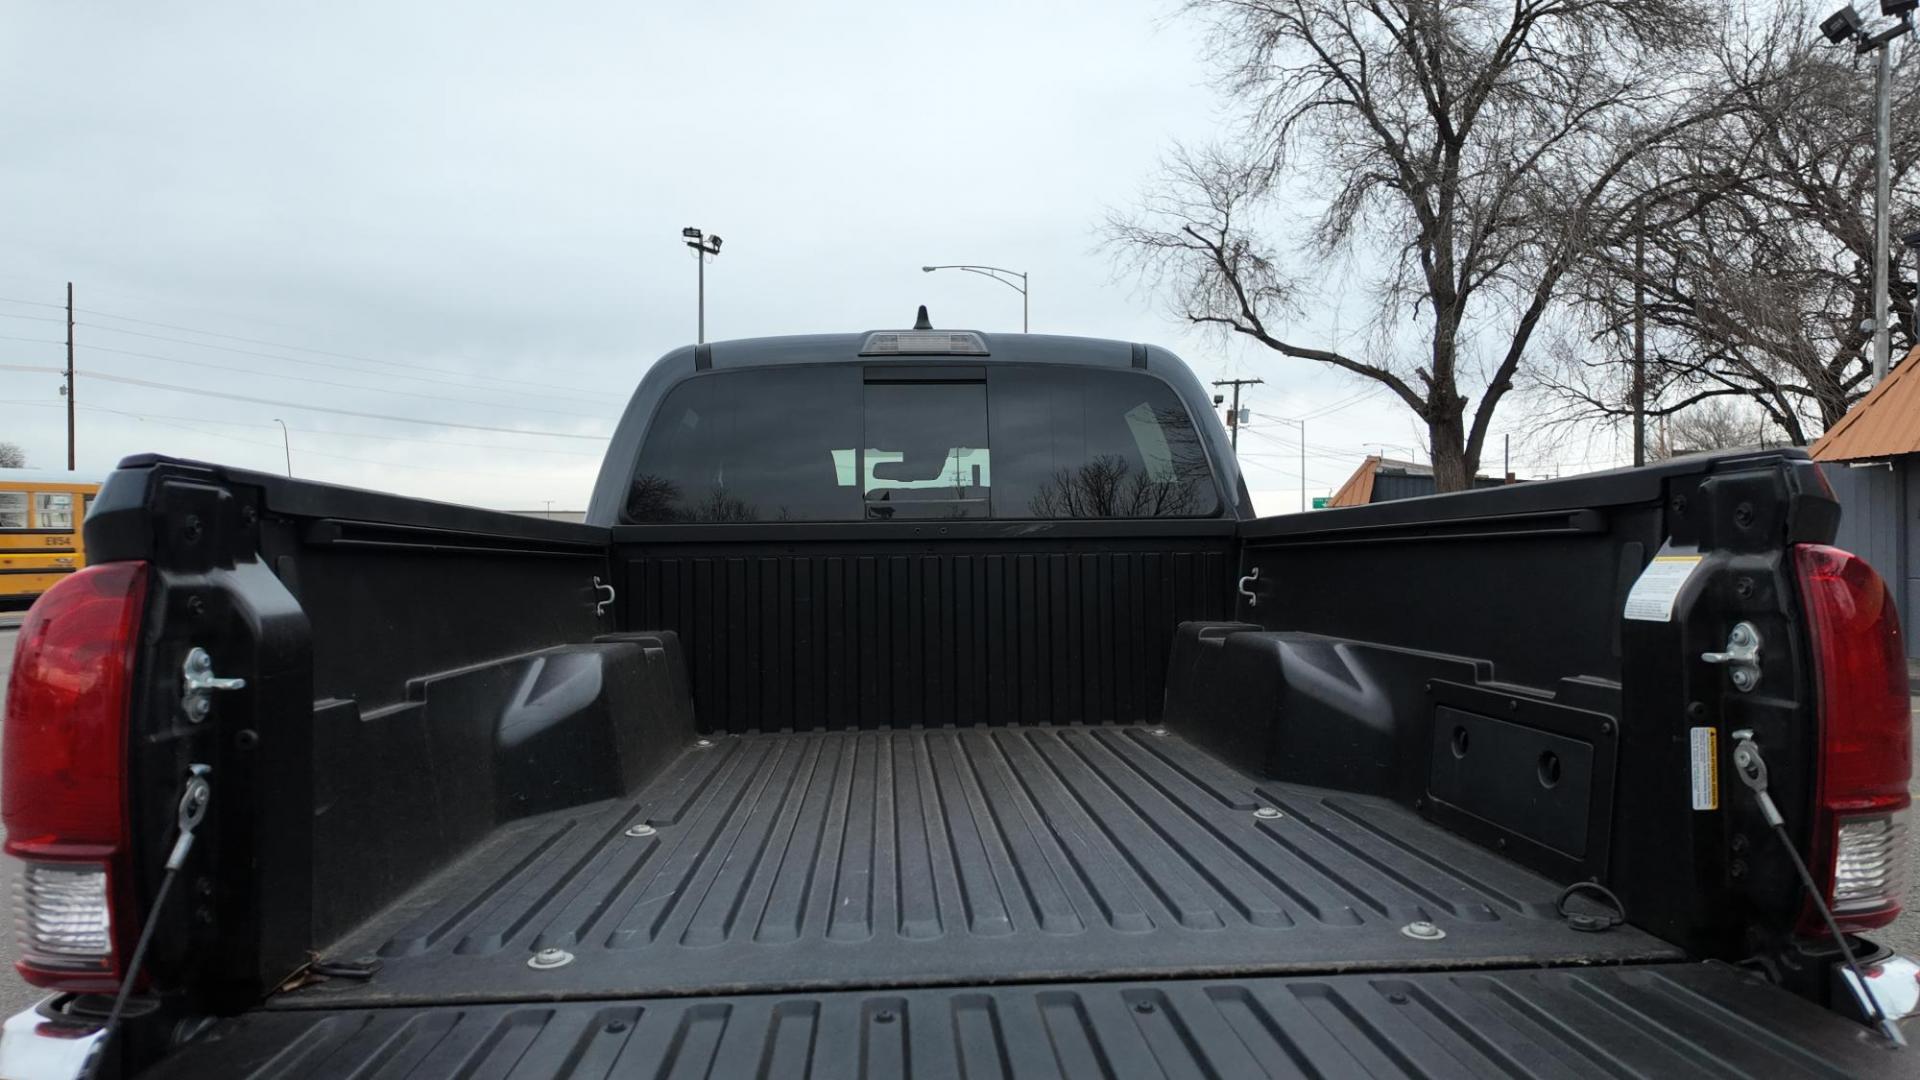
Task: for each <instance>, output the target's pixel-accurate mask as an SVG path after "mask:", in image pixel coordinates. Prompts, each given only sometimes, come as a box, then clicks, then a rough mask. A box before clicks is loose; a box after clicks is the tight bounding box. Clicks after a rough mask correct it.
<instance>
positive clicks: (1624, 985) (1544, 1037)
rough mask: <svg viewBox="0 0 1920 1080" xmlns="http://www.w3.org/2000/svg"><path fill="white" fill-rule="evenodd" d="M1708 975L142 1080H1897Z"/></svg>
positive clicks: (549, 1032)
mask: <svg viewBox="0 0 1920 1080" xmlns="http://www.w3.org/2000/svg"><path fill="white" fill-rule="evenodd" d="M1912 1066H1913V1061H1912V1058H1911V1055H1910V1054H1898V1053H1890V1052H1888V1051H1887V1050H1885V1049H1883V1048H1882V1044H1880V1043H1879V1042H1878V1041H1877V1039H1875V1038H1874V1037H1873V1036H1872V1035H1871V1034H1870V1033H1869V1032H1868V1031H1867V1030H1866V1029H1864V1028H1862V1027H1859V1026H1857V1025H1855V1024H1851V1023H1848V1022H1846V1021H1844V1020H1841V1019H1839V1018H1838V1017H1836V1016H1833V1015H1832V1014H1830V1013H1826V1012H1823V1011H1821V1010H1820V1009H1818V1008H1816V1007H1814V1006H1812V1005H1810V1004H1808V1003H1806V1002H1804V1001H1802V1000H1800V999H1799V998H1796V997H1793V996H1792V995H1790V994H1788V993H1786V992H1785V991H1782V990H1779V989H1777V988H1774V987H1772V986H1770V985H1768V984H1767V983H1765V982H1764V981H1763V980H1761V979H1760V978H1759V977H1757V976H1754V975H1750V974H1747V973H1745V972H1741V971H1737V970H1735V969H1732V968H1728V967H1724V966H1719V965H1706V964H1671V965H1651V966H1644V967H1615V968H1589V969H1585V970H1557V971H1496V972H1474V973H1470V974H1438V973H1436V974H1420V975H1344V976H1335V977H1330V978H1318V977H1298V978H1267V979H1221V980H1208V979H1201V980H1191V981H1179V982H1137V983H1124V982H1119V983H1079V984H1057V985H1023V986H998V987H994V986H987V987H956V988H945V989H938V990H912V991H905V992H860V991H855V992H845V993H827V994H762V995H751V996H738V997H687V998H653V999H631V1000H596V1001H572V1002H552V1003H520V1004H503V1005H480V1006H470V1007H452V1006H448V1007H442V1008H429V1009H391V1008H390V1009H379V1008H374V1009H355V1010H340V1011H335V1010H324V1011H323V1010H299V1011H291V1010H288V1011H271V1012H256V1013H252V1014H249V1015H246V1016H242V1017H239V1018H236V1019H234V1020H230V1021H226V1022H223V1023H221V1024H218V1025H216V1026H215V1027H213V1028H212V1029H210V1030H209V1031H207V1032H206V1033H205V1034H203V1035H201V1036H200V1037H199V1038H198V1039H196V1040H195V1041H194V1042H193V1043H192V1044H190V1045H189V1046H188V1047H186V1048H184V1049H183V1050H182V1051H180V1052H179V1053H176V1054H174V1055H173V1056H171V1057H169V1058H168V1059H167V1060H166V1061H165V1062H164V1063H163V1064H162V1065H161V1067H160V1068H159V1069H158V1070H157V1071H156V1072H155V1073H153V1074H151V1075H154V1076H161V1077H236V1076H262V1077H264V1076H350V1075H351V1076H361V1075H379V1076H381V1077H403V1076H404V1077H425V1076H435V1077H439V1076H488V1077H507V1076H511V1077H514V1078H518V1080H531V1078H536V1077H561V1076H581V1077H590V1076H591V1077H598V1076H621V1077H669V1076H673V1077H680V1076H687V1077H698V1076H713V1077H721V1076H725V1077H735V1076H763V1077H787V1076H815V1077H851V1076H899V1077H906V1076H917V1077H936V1076H937V1077H960V1076H965V1077H1021V1076H1061V1075H1064V1076H1113V1077H1158V1076H1170V1077H1186V1076H1205V1077H1241V1076H1247V1077H1264V1076H1297V1075H1308V1076H1316V1075H1317V1076H1350V1075H1359V1076H1375V1077H1391V1076H1424V1077H1461V1078H1477V1077H1485V1076H1494V1075H1506V1076H1696V1075H1712V1076H1756V1077H1765V1078H1767V1080H1784V1078H1786V1077H1796V1076H1911V1075H1912V1072H1911V1071H1910V1070H1911V1069H1912Z"/></svg>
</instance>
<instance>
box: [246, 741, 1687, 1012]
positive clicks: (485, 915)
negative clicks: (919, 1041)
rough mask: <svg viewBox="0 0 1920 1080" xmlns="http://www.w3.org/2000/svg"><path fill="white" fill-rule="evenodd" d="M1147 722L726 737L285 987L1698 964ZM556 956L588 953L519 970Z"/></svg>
mask: <svg viewBox="0 0 1920 1080" xmlns="http://www.w3.org/2000/svg"><path fill="white" fill-rule="evenodd" d="M1156 732H1157V729H1153V728H1145V727H1117V726H1116V727H1036V728H1017V727H1016V728H969V729H931V730H896V731H878V732H831V733H801V734H766V735H742V736H731V737H715V738H714V739H713V740H712V741H711V743H710V744H709V745H707V746H704V747H695V748H692V749H689V750H688V751H687V752H685V753H684V754H682V755H680V756H679V758H677V759H676V760H675V761H674V762H673V763H672V764H671V765H669V766H668V767H667V768H666V769H665V771H663V772H662V773H661V774H659V775H658V776H657V778H656V779H655V780H654V781H653V782H651V783H650V784H648V785H647V786H646V787H645V788H643V789H642V790H641V791H639V792H638V793H636V794H635V795H634V796H633V797H630V798H626V799H620V800H612V801H608V802H602V803H595V804H592V805H588V806H583V807H576V808H573V809H569V810H565V811H560V812H555V813H550V814H545V815H542V816H539V817H535V818H528V819H526V820H523V821H520V822H515V823H513V824H511V825H509V826H506V827H503V828H501V829H499V830H497V831H496V832H495V833H494V834H493V835H492V836H490V837H489V838H488V840H487V841H486V842H485V843H483V844H481V845H480V846H478V847H477V848H475V849H474V850H472V851H471V852H469V853H468V854H466V855H465V856H464V857H462V858H461V859H460V860H459V861H457V862H456V863H454V864H453V865H452V866H450V867H449V868H448V869H446V870H445V871H443V872H441V873H440V874H437V875H435V876H433V877H431V878H429V879H428V880H427V881H426V882H425V883H424V884H423V885H422V886H421V887H420V888H418V889H416V890H415V891H414V892H413V893H412V894H410V895H409V896H408V897H407V898H406V899H404V900H402V901H401V902H400V903H399V904H397V905H396V906H395V907H393V908H391V909H389V910H388V911H386V912H385V913H383V914H382V915H381V916H379V917H377V918H376V919H374V920H372V921H371V922H369V923H368V924H366V925H365V926H363V927H362V928H361V929H360V930H359V931H357V932H356V933H355V934H353V935H351V936H350V937H349V938H348V940H345V941H342V942H340V943H339V944H338V945H337V946H336V947H335V948H334V949H331V950H329V955H330V956H333V957H354V956H359V955H365V954H370V953H371V954H378V955H379V956H380V957H381V958H382V961H383V966H382V969H381V970H380V971H379V973H378V974H377V975H376V976H374V977H373V978H372V979H371V980H368V981H365V982H356V981H351V980H344V979H334V980H331V981H327V982H324V983H321V984H318V985H315V986H310V987H308V988H306V989H303V990H299V991H296V992H292V993H287V994H282V995H280V996H279V997H277V998H275V999H274V1003H275V1004H276V1005H277V1006H279V1007H302V1006H304V1007H337V1006H340V1005H346V1004H354V1005H360V1004H383V1005H390V1004H398V1003H421V1004H445V1003H448V1002H450V1001H463V1002H464V1001H487V1000H492V1001H513V1000H520V1001H524V1000H530V999H564V998H579V997H608V996H655V995H683V994H714V993H732V992H765V991H789V990H801V989H817V990H831V989H844V988H850V987H864V988H872V987H883V986H929V985H942V984H968V983H977V982H995V983H1005V982H1021V981H1031V980H1071V979H1090V978H1126V977H1147V976H1161V975H1183V976H1184V975H1200V974H1205V975H1226V974H1235V975H1250V974H1272V973H1298V972H1318V973H1325V972H1335V971H1362V970H1375V971H1380V970H1394V971H1412V970H1421V969H1438V968H1447V969H1460V968H1468V967H1503V966H1554V965H1564V964H1573V963H1604V962H1624V961H1649V960H1671V959H1676V958H1678V957H1679V956H1680V953H1679V952H1678V951H1677V950H1675V949H1673V948H1671V947H1670V946H1668V945H1666V944H1664V943H1662V942H1660V941H1659V940H1657V939H1655V938H1653V937H1651V936H1649V935H1647V934H1644V933H1642V932H1640V931H1638V930H1634V929H1632V928H1629V927H1621V928H1618V929H1616V930H1613V931H1610V932H1607V933H1600V934H1592V933H1579V932H1575V931H1574V930H1572V929H1570V928H1569V927H1567V926H1566V925H1565V924H1564V922H1563V921H1562V920H1561V919H1560V918H1559V917H1558V916H1557V915H1556V914H1555V912H1554V910H1553V906H1552V901H1553V899H1554V896H1555V894H1556V892H1557V889H1556V887H1555V886H1554V885H1553V883H1551V882H1550V881H1548V880H1546V879H1545V878H1542V877H1539V876H1537V875H1535V874H1533V873H1531V872H1529V871H1527V870H1524V869H1521V868H1519V867H1517V866H1515V865H1513V864H1511V863H1509V862H1507V861H1505V860H1503V859H1501V858H1500V857H1499V856H1497V855H1495V854H1493V853H1491V852H1488V851H1485V850H1483V849H1480V848H1476V847H1474V846H1473V845H1471V844H1468V843H1465V842H1463V841H1461V840H1459V839H1457V838H1455V837H1453V836H1451V835H1450V834H1448V833H1446V832H1445V831H1443V830H1442V829H1440V828H1438V827H1436V826H1434V825H1432V824H1430V823H1427V822H1425V821H1422V820H1421V819H1420V818H1419V817H1418V816H1416V815H1414V814H1411V813H1408V812H1406V811H1405V810H1403V809H1401V808H1399V807H1396V806H1394V805H1392V804H1390V803H1387V802H1385V801H1383V800H1380V799H1374V798H1369V797H1361V796H1355V795H1348V794H1341V793H1336V792H1329V791H1324V790H1319V789H1313V788H1304V787H1297V786H1292V785H1287V784H1280V783H1271V782H1260V781H1256V780H1254V779H1252V778H1249V777H1247V776H1246V775H1244V774H1242V773H1240V772H1238V771H1236V770H1234V769H1232V768H1229V767H1227V766H1226V765H1224V764H1223V763H1221V762H1220V761H1218V760H1216V759H1214V758H1213V757H1211V756H1209V755H1207V754H1206V753H1205V752H1203V751H1200V750H1198V749H1196V748H1195V747H1194V746H1192V745H1191V744H1189V743H1187V742H1186V741H1185V740H1183V739H1181V738H1180V737H1179V736H1177V735H1170V734H1164V733H1156ZM1263 809H1265V810H1268V811H1278V812H1279V816H1278V817H1272V816H1266V817H1262V816H1258V815H1257V813H1256V812H1257V811H1261V810H1263ZM641 825H646V826H650V827H651V833H650V834H646V835H630V832H642V833H645V832H646V831H647V830H640V829H635V828H634V827H635V826H641ZM1415 921H1430V922H1432V923H1433V924H1435V925H1436V926H1438V927H1439V928H1440V929H1441V930H1442V931H1444V932H1445V936H1444V937H1443V938H1440V939H1438V940H1418V939H1416V938H1415V937H1411V936H1409V935H1408V934H1407V933H1405V932H1403V928H1405V927H1407V926H1408V924H1410V923H1413V922H1415ZM542 949H560V950H564V951H565V952H566V954H567V956H568V957H569V958H570V959H569V960H568V962H566V963H565V965H564V966H560V967H555V968H551V969H548V970H539V969H535V968H533V967H530V966H529V964H528V961H529V959H530V958H531V957H533V956H534V954H535V953H536V952H537V951H539V950H542Z"/></svg>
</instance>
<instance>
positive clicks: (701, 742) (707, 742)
mask: <svg viewBox="0 0 1920 1080" xmlns="http://www.w3.org/2000/svg"><path fill="white" fill-rule="evenodd" d="M693 745H695V746H698V747H701V748H703V749H704V748H706V747H709V746H712V745H713V740H712V739H695V740H694V741H693Z"/></svg>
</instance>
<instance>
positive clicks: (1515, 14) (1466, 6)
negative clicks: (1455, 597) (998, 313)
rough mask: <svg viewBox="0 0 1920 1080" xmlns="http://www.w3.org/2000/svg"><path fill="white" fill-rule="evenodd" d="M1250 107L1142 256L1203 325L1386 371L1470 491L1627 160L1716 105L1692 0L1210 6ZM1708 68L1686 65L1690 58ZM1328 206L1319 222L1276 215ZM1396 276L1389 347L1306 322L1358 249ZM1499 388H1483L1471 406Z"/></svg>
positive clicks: (1182, 182) (1442, 474)
mask: <svg viewBox="0 0 1920 1080" xmlns="http://www.w3.org/2000/svg"><path fill="white" fill-rule="evenodd" d="M1187 10H1188V11H1189V12H1190V13H1192V14H1194V15H1196V16H1198V17H1199V18H1200V19H1201V20H1203V21H1204V22H1205V23H1206V24H1207V26H1208V28H1209V30H1210V34H1209V37H1208V42H1209V49H1210V52H1211V56H1212V58H1213V60H1214V62H1215V63H1216V64H1217V65H1218V67H1219V69H1220V71H1221V75H1222V82H1223V85H1224V88H1225V90H1226V91H1227V92H1229V93H1230V94H1231V95H1232V98H1233V100H1234V101H1235V102H1236V103H1237V104H1238V106H1239V107H1240V111H1241V117H1242V121H1243V122H1242V124H1241V125H1240V127H1239V129H1238V131H1237V132H1236V133H1235V138H1234V139H1233V141H1232V142H1231V143H1230V144H1222V145H1217V146H1214V147H1211V148H1208V149H1204V150H1195V149H1186V148H1182V149H1179V150H1177V151H1176V152H1175V153H1174V154H1173V155H1172V157H1171V159H1170V160H1169V162H1168V164H1167V167H1166V169H1165V173H1164V175H1163V176H1162V177H1161V178H1160V180H1159V181H1158V182H1157V184H1156V186H1154V187H1153V188H1152V189H1151V190H1150V191H1149V193H1148V194H1147V196H1146V198H1145V200H1144V202H1143V204H1142V206H1141V207H1140V208H1139V209H1138V210H1137V211H1136V212H1133V213H1127V214H1115V215H1112V216H1111V217H1110V218H1109V221H1108V230H1107V235H1108V239H1109V241H1110V243H1111V244H1112V245H1113V246H1114V248H1115V249H1116V251H1117V252H1118V253H1119V254H1120V256H1121V258H1122V260H1123V262H1127V263H1130V265H1131V266H1132V267H1133V268H1134V269H1136V270H1137V271H1139V272H1140V273H1141V274H1142V276H1143V277H1144V279H1145V280H1147V281H1148V282H1149V283H1150V284H1155V285H1164V286H1167V287H1168V288H1169V289H1170V291H1171V293H1172V299H1173V303H1174V306H1175V308H1176V310H1177V311H1178V313H1179V314H1180V315H1181V316H1182V317H1184V318H1186V319H1187V320H1188V321H1190V322H1192V323H1194V324H1198V325H1206V326H1217V327H1221V328H1223V329H1224V330H1226V331H1229V332H1232V333H1236V334H1242V335H1245V336H1247V337H1249V338H1251V339H1253V340H1255V341H1258V342H1260V343H1261V344H1262V345H1264V346H1266V347H1267V348H1269V349H1272V350H1273V351H1275V352H1277V353H1280V354H1281V355H1284V356H1289V357H1295V358H1299V359H1304V360H1311V361H1315V362H1318V363H1322V364H1326V365H1330V366H1332V367H1335V368H1339V369H1341V370H1344V371H1347V372H1350V373H1352V374H1354V375H1357V376H1360V377H1362V378H1366V379H1371V380H1374V381H1376V382H1379V383H1382V384H1384V385H1385V386H1386V387H1387V388H1388V389H1390V390H1391V391H1392V392H1393V393H1394V394H1395V395H1396V396H1397V397H1398V398H1399V399H1400V400H1401V401H1402V402H1404V403H1405V404H1406V406H1407V407H1408V408H1409V409H1411V410H1412V411H1413V412H1414V414H1415V415H1417V416H1418V417H1419V418H1420V419H1421V420H1422V421H1424V423H1425V424H1426V428H1427V433H1428V439H1429V450H1430V453H1431V454H1432V457H1433V464H1434V474H1435V481H1436V485H1437V486H1438V488H1439V489H1440V490H1442V491H1455V490H1460V489H1463V488H1465V487H1467V486H1468V485H1469V483H1470V482H1471V479H1472V476H1473V475H1474V473H1475V471H1476V470H1477V469H1478V467H1479V462H1480V457H1481V453H1482V450H1483V448H1484V445H1485V442H1486V439H1487V433H1488V430H1489V427H1490V425H1491V423H1492V421H1493V418H1494V413H1495V411H1496V409H1497V408H1498V407H1499V405H1500V403H1501V401H1502V400H1503V399H1504V398H1505V397H1506V395H1507V394H1508V393H1509V392H1510V391H1511V390H1512V389H1513V387H1514V380H1515V375H1516V373H1517V372H1519V371H1520V370H1521V367H1522V364H1523V363H1524V362H1525V361H1526V359H1527V357H1528V348H1529V345H1530V344H1531V342H1532V340H1533V337H1534V335H1535V333H1536V331H1537V330H1538V329H1539V328H1540V326H1541V324H1542V321H1543V320H1544V319H1546V318H1547V317H1548V315H1549V312H1550V310H1552V309H1553V308H1554V307H1555V305H1556V302H1557V301H1558V300H1559V299H1560V295H1561V290H1562V286H1563V282H1564V279H1565V277H1566V275H1567V274H1568V273H1569V271H1570V270H1571V269H1572V268H1573V267H1574V266H1575V264H1576V263H1577V262H1578V261H1579V260H1580V259H1581V258H1582V257H1583V255H1584V253H1585V251H1586V250H1587V247H1588V243H1589V237H1590V235H1591V234H1592V233H1593V232H1594V231H1595V230H1596V229H1598V230H1607V229H1611V228H1613V227H1614V224H1615V220H1616V218H1617V215H1618V213H1619V210H1620V194H1621V191H1620V187H1619V181H1620V179H1621V176H1622V174H1623V173H1624V172H1625V171H1626V170H1627V169H1628V168H1629V167H1630V166H1631V165H1632V164H1633V163H1634V162H1636V161H1638V160H1639V159H1640V158H1642V157H1643V156H1645V155H1646V154H1647V153H1648V152H1649V151H1650V150H1652V149H1653V148H1655V147H1658V146H1661V145H1663V144H1664V143H1666V142H1668V141H1670V140H1672V139H1673V138H1674V137H1675V136H1676V135H1677V134H1679V133H1680V132H1682V131H1684V130H1685V129H1686V128H1687V127H1688V126H1689V125H1690V124H1693V123H1697V122H1699V121H1700V120H1701V118H1703V117H1704V116H1707V115H1710V114H1711V112H1712V110H1711V108H1710V107H1706V106H1703V104H1702V102H1701V95H1700V93H1699V92H1696V90H1695V89H1694V86H1693V83H1692V82H1691V81H1690V80H1688V79H1687V78H1685V77H1683V75H1682V72H1683V71H1684V70H1685V69H1686V67H1687V62H1690V60H1691V55H1690V53H1689V49H1690V48H1691V47H1692V46H1693V45H1694V44H1695V42H1696V40H1697V30H1696V27H1698V26H1700V25H1702V24H1703V23H1704V19H1703V18H1702V12H1701V10H1700V9H1699V8H1697V7H1696V6H1695V5H1694V4H1693V3H1692V2H1691V0H1504V2H1495V0H1189V3H1188V4H1187ZM1683 61H1685V62H1683ZM1302 204H1304V205H1306V206H1310V207H1312V208H1313V210H1314V211H1315V214H1314V217H1313V221H1312V223H1311V225H1310V226H1309V227H1308V228H1307V229H1306V232H1305V234H1304V235H1302V236H1289V235H1286V234H1285V231H1284V230H1283V229H1281V228H1279V227H1277V226H1276V225H1275V220H1274V219H1275V218H1276V217H1277V216H1280V215H1282V214H1284V213H1285V210H1286V208H1287V207H1288V206H1290V205H1302ZM1349 256H1354V257H1357V260H1356V261H1366V260H1372V261H1374V262H1377V263H1380V264H1383V265H1384V267H1385V269H1384V271H1383V272H1381V273H1380V274H1379V275H1377V278H1376V280H1375V281H1374V288H1373V290H1372V292H1373V297H1372V299H1373V315H1374V325H1375V326H1376V327H1377V328H1379V330H1380V333H1379V334H1378V335H1377V336H1378V337H1379V338H1380V339H1381V344H1380V347H1379V348H1378V349H1377V350H1375V351H1372V352H1369V353H1367V354H1363V355H1356V354H1354V353H1352V352H1348V351H1343V350H1342V349H1341V348H1340V347H1339V346H1338V345H1336V344H1334V343H1331V342H1319V343H1315V342H1312V341H1309V340H1304V339H1302V338H1300V337H1297V336H1295V334H1294V333H1293V332H1292V331H1291V330H1290V329H1289V328H1288V326H1287V325H1286V324H1287V322H1288V321H1289V320H1290V319H1292V318H1294V317H1297V316H1298V315H1300V314H1301V313H1302V312H1304V311H1305V310H1307V309H1308V308H1309V307H1310V306H1312V305H1314V304H1315V303H1316V302H1317V301H1321V300H1323V299H1324V294H1323V293H1321V292H1319V291H1318V290H1317V289H1316V288H1315V287H1314V286H1313V285H1312V284H1310V283H1311V282H1316V281H1322V280H1325V279H1326V278H1328V277H1329V276H1331V275H1332V271H1333V269H1334V268H1335V267H1336V266H1337V265H1338V264H1339V263H1340V261H1341V260H1342V259H1343V258H1346V257H1349ZM1469 393H1477V394H1478V400H1477V401H1472V400H1470V399H1469V397H1468V394H1469Z"/></svg>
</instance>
